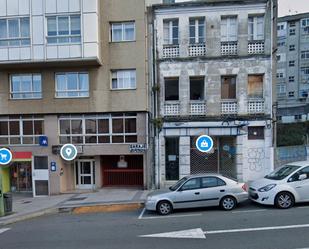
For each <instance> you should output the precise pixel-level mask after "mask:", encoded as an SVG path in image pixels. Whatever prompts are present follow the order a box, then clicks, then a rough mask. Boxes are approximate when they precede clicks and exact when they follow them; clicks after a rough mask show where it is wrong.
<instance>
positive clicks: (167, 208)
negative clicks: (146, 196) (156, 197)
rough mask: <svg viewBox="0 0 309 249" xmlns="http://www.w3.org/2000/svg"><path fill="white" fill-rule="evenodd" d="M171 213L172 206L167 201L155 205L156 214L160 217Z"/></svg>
mask: <svg viewBox="0 0 309 249" xmlns="http://www.w3.org/2000/svg"><path fill="white" fill-rule="evenodd" d="M172 211H173V207H172V204H171V203H170V202H168V201H160V202H159V203H158V205H157V212H158V213H159V214H161V215H168V214H170V213H171V212H172Z"/></svg>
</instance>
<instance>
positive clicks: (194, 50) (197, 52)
mask: <svg viewBox="0 0 309 249" xmlns="http://www.w3.org/2000/svg"><path fill="white" fill-rule="evenodd" d="M205 55H206V44H205V43H200V44H190V45H189V56H191V57H195V56H205Z"/></svg>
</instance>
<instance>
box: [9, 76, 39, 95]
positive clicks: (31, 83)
mask: <svg viewBox="0 0 309 249" xmlns="http://www.w3.org/2000/svg"><path fill="white" fill-rule="evenodd" d="M10 79H11V82H10V83H11V87H10V96H11V99H37V98H42V80H41V75H40V74H23V75H22V74H12V75H11V76H10Z"/></svg>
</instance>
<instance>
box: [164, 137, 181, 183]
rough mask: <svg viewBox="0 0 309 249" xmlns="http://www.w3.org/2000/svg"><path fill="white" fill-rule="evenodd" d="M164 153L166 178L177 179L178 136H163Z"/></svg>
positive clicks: (169, 179)
mask: <svg viewBox="0 0 309 249" xmlns="http://www.w3.org/2000/svg"><path fill="white" fill-rule="evenodd" d="M165 154H166V160H165V163H166V166H165V175H166V180H167V181H171V180H172V181H174V180H179V137H166V138H165Z"/></svg>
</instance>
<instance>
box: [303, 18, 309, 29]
mask: <svg viewBox="0 0 309 249" xmlns="http://www.w3.org/2000/svg"><path fill="white" fill-rule="evenodd" d="M301 26H302V27H308V26H309V18H307V19H302V20H301Z"/></svg>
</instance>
